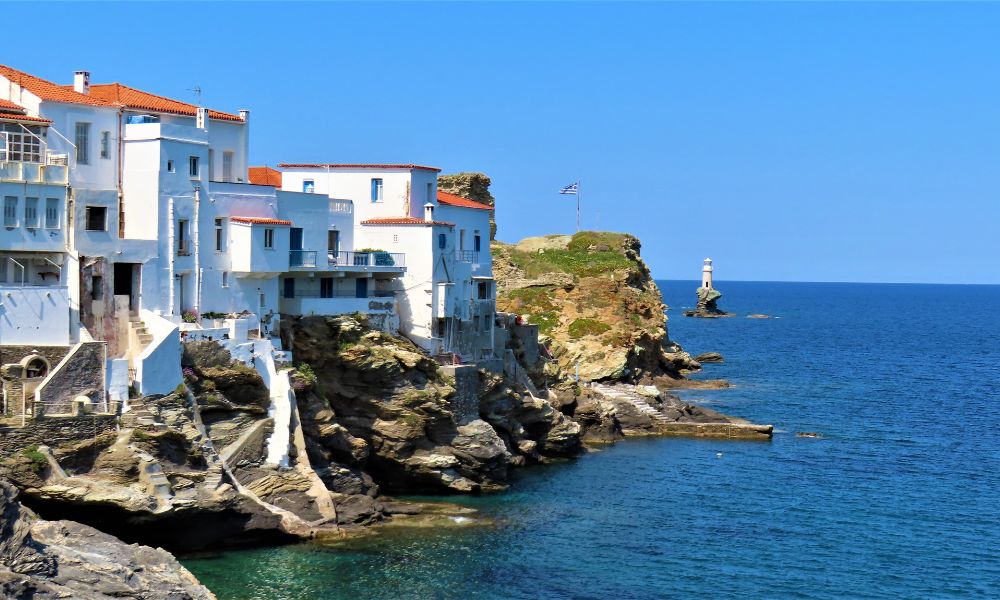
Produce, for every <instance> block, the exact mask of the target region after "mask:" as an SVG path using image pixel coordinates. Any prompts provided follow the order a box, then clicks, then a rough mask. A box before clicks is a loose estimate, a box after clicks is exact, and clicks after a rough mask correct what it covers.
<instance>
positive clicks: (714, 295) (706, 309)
mask: <svg viewBox="0 0 1000 600" xmlns="http://www.w3.org/2000/svg"><path fill="white" fill-rule="evenodd" d="M697 294H698V304H696V305H695V308H694V310H686V311H684V316H685V317H702V318H706V317H707V318H711V317H731V316H733V314H732V313H727V312H726V311H724V310H722V309H720V308H719V307H718V306H717V305H716V303H717V302H718V301H719V299H721V298H722V292H720V291H719V290H717V289H714V288H706V287H700V288H698V291H697Z"/></svg>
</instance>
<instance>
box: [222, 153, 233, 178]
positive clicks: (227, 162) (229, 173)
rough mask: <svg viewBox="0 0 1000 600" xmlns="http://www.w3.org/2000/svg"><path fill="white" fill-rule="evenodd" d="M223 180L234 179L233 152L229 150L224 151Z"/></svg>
mask: <svg viewBox="0 0 1000 600" xmlns="http://www.w3.org/2000/svg"><path fill="white" fill-rule="evenodd" d="M222 180H223V181H229V182H232V181H233V153H232V152H229V151H228V150H227V151H225V152H223V153H222Z"/></svg>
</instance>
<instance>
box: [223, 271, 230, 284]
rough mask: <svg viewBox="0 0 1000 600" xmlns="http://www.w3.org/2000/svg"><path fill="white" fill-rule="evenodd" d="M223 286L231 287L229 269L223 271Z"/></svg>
mask: <svg viewBox="0 0 1000 600" xmlns="http://www.w3.org/2000/svg"><path fill="white" fill-rule="evenodd" d="M222 287H224V288H227V287H229V271H223V272H222Z"/></svg>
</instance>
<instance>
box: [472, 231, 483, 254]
mask: <svg viewBox="0 0 1000 600" xmlns="http://www.w3.org/2000/svg"><path fill="white" fill-rule="evenodd" d="M482 245H483V240H482V238H481V237H479V234H478V233H477V234H476V236H475V237H474V238H472V249H473V250H475V251H476V252H480V251H481V250H482Z"/></svg>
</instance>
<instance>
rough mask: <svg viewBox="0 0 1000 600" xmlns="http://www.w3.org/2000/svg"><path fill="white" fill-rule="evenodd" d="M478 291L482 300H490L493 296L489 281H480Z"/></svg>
mask: <svg viewBox="0 0 1000 600" xmlns="http://www.w3.org/2000/svg"><path fill="white" fill-rule="evenodd" d="M478 291H479V294H478V296H477V297H478V298H479V299H480V300H489V299H490V298H491V297H492V295H491V294H490V282H488V281H480V282H479V290H478Z"/></svg>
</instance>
